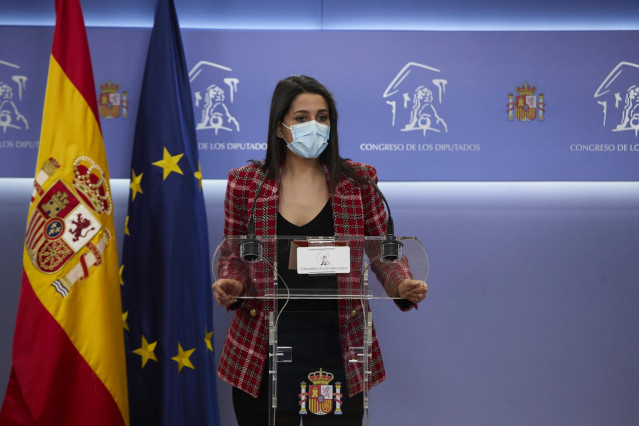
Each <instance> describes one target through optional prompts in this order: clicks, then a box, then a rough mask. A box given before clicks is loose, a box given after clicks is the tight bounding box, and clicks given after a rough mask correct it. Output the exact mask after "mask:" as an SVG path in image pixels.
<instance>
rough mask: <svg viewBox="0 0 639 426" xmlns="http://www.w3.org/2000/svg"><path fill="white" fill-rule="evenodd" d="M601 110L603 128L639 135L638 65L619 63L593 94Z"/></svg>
mask: <svg viewBox="0 0 639 426" xmlns="http://www.w3.org/2000/svg"><path fill="white" fill-rule="evenodd" d="M595 99H596V100H597V103H598V104H599V105H601V107H602V108H603V126H604V127H606V128H611V131H613V132H623V131H627V130H634V132H635V136H637V135H639V64H633V63H630V62H620V63H619V64H617V66H616V67H614V68H613V69H612V71H610V74H608V76H607V77H606V78H605V79H604V81H603V82H602V83H601V85H600V86H599V88H598V89H597V91H596V92H595Z"/></svg>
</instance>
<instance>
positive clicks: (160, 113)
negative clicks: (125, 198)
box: [120, 0, 219, 426]
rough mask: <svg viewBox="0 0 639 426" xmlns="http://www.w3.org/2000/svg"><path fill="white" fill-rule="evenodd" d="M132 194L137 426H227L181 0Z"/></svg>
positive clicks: (162, 38) (130, 368) (153, 58)
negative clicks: (222, 418) (220, 399)
mask: <svg viewBox="0 0 639 426" xmlns="http://www.w3.org/2000/svg"><path fill="white" fill-rule="evenodd" d="M130 188H131V190H130V193H129V210H128V216H127V219H126V225H125V238H124V249H123V253H122V265H121V267H120V276H121V283H122V302H123V309H124V314H123V320H124V327H125V329H126V330H127V331H126V332H125V340H126V349H127V373H128V386H129V398H130V406H131V425H133V426H135V425H219V413H218V409H217V390H216V383H215V380H216V375H215V368H214V355H213V346H212V336H213V324H212V295H211V290H210V277H211V274H210V263H209V262H210V257H209V248H208V232H207V225H206V213H205V206H204V197H203V194H202V173H201V169H200V165H199V161H198V151H197V142H196V137H195V125H194V119H193V107H192V101H191V91H190V87H189V79H188V71H187V67H186V61H185V59H184V52H183V48H182V39H181V36H180V28H179V25H178V20H177V16H176V13H175V6H174V4H173V0H159V3H158V6H157V9H156V14H155V24H154V26H153V31H152V32H151V41H150V44H149V52H148V56H147V61H146V67H145V71H144V80H143V83H142V92H141V95H140V104H139V111H138V117H137V123H136V128H135V140H134V144H133V158H132V160H131V184H130Z"/></svg>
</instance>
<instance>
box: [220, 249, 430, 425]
mask: <svg viewBox="0 0 639 426" xmlns="http://www.w3.org/2000/svg"><path fill="white" fill-rule="evenodd" d="M213 271H214V274H215V277H214V278H215V279H216V280H217V279H218V278H232V279H237V280H238V281H241V282H242V283H243V284H244V292H243V293H242V295H241V296H240V298H239V299H240V301H239V302H238V304H239V305H240V306H239V307H238V309H243V310H245V312H244V313H245V314H246V315H250V316H251V317H252V318H255V326H256V327H257V329H260V328H261V329H262V330H261V331H260V333H259V334H258V335H257V336H253V337H254V338H255V339H256V340H259V341H260V342H262V346H263V347H261V348H260V350H263V352H264V355H263V356H265V357H266V360H265V362H264V368H265V369H268V370H266V371H265V376H264V377H265V379H264V382H263V385H266V386H268V390H269V394H268V395H269V398H268V407H269V408H268V410H269V411H268V417H269V420H268V424H269V425H271V426H273V425H277V424H282V423H283V422H284V420H283V419H288V418H292V417H293V418H294V417H298V418H299V417H300V416H301V417H303V416H322V417H323V418H324V419H325V422H326V423H328V424H332V423H334V424H340V421H341V420H342V419H344V418H346V417H349V416H355V417H356V416H359V417H361V418H363V422H362V424H364V425H368V424H369V415H368V411H369V399H368V391H369V389H370V387H371V386H373V385H375V384H376V383H377V382H378V381H380V380H381V379H382V377H383V374H384V368H383V364H382V361H381V357H380V352H379V345H378V342H377V337H376V335H375V330H374V327H373V320H372V313H371V311H370V307H369V301H370V300H378V299H379V300H387V301H393V302H394V303H396V304H397V305H398V306H399V307H400V308H403V309H407V308H408V307H409V306H410V302H408V301H406V300H403V299H400V298H399V294H398V292H397V286H398V284H399V283H400V282H401V281H402V280H403V279H406V278H412V279H418V280H424V281H425V280H426V277H427V275H428V256H427V254H426V251H425V250H424V247H423V246H422V244H421V243H420V242H419V240H418V239H417V238H414V237H392V238H391V239H389V238H388V237H384V236H380V237H361V236H355V237H305V236H277V237H275V236H273V237H263V236H252V237H247V236H233V237H226V238H225V239H224V240H223V241H222V242H221V243H220V245H218V247H217V249H216V251H215V255H214V258H213ZM247 318H248V317H247ZM262 325H263V326H262ZM257 346H258V348H259V346H260V345H257ZM236 355H237V356H246V355H247V354H236Z"/></svg>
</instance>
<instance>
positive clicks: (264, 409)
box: [233, 372, 364, 426]
mask: <svg viewBox="0 0 639 426" xmlns="http://www.w3.org/2000/svg"><path fill="white" fill-rule="evenodd" d="M268 380H269V377H268V372H266V373H265V374H263V375H262V385H261V387H260V394H259V396H258V397H257V398H253V397H252V396H250V395H249V394H247V393H245V392H243V391H241V390H239V389H237V388H233V409H234V410H235V417H236V419H237V423H238V425H239V426H268V424H269V401H268V399H269V398H268V391H269V383H268ZM344 393H345V392H344ZM362 398H363V397H362V394H361V393H358V394H357V395H355V396H354V397H353V398H349V397H348V396H347V395H344V397H343V398H342V400H343V401H344V406H343V408H342V411H343V414H342V415H339V416H336V415H334V414H332V413H331V414H328V415H325V416H318V415H315V414H312V413H310V412H309V413H308V414H305V415H300V414H299V410H295V411H293V410H290V409H287V410H284V409H282V410H279V409H278V410H277V411H276V414H275V423H274V425H275V426H299V425H300V421H301V422H302V424H303V425H304V426H316V425H317V426H321V425H336V426H337V425H338V426H361V425H362V418H363V416H364V408H363V399H362ZM271 415H272V413H271Z"/></svg>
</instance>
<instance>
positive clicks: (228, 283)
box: [211, 278, 244, 308]
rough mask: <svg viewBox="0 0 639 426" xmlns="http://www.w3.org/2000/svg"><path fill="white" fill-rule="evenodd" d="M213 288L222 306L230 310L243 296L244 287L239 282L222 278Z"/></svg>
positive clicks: (216, 298)
mask: <svg viewBox="0 0 639 426" xmlns="http://www.w3.org/2000/svg"><path fill="white" fill-rule="evenodd" d="M211 288H213V296H215V300H216V301H217V303H218V304H219V305H220V306H224V307H225V308H228V307H229V306H231V305H232V304H234V303H236V302H237V297H238V296H239V295H240V294H242V291H243V290H244V286H243V285H242V283H241V282H239V281H237V280H231V279H227V278H220V279H219V280H217V281H215V282H214V283H213V285H212V286H211Z"/></svg>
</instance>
